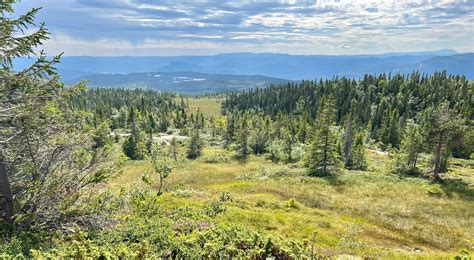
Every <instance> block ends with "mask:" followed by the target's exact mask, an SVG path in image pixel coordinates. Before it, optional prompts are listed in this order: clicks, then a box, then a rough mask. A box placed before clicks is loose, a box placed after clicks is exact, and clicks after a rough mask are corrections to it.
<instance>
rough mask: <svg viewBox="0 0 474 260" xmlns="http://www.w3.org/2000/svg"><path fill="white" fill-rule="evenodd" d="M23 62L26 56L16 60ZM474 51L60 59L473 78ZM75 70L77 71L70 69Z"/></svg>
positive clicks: (210, 69)
mask: <svg viewBox="0 0 474 260" xmlns="http://www.w3.org/2000/svg"><path fill="white" fill-rule="evenodd" d="M17 64H18V65H19V67H22V66H24V65H25V61H24V60H19V61H17ZM473 64H474V54H473V53H462V54H457V53H456V52H454V51H452V50H440V51H435V52H413V53H386V54H379V55H339V56H338V55H288V54H275V53H230V54H219V55H214V56H169V57H161V56H160V57H158V56H156V57H129V56H124V57H87V56H81V57H63V58H62V62H61V63H60V64H59V65H58V69H59V71H60V72H61V73H62V72H65V73H62V74H63V79H64V80H66V81H68V80H71V79H75V78H79V77H81V76H84V75H85V74H84V73H83V72H89V74H97V73H121V74H128V73H136V72H149V71H165V72H179V71H194V72H200V73H205V74H231V75H264V76H268V77H274V78H284V79H291V80H301V79H319V78H332V77H334V76H347V77H355V78H359V77H361V76H363V75H364V74H377V73H383V72H385V73H389V72H391V73H397V72H401V73H410V72H412V71H414V70H419V71H421V72H425V73H432V72H433V71H441V70H447V72H448V73H449V74H464V75H466V77H468V78H469V79H474V66H473ZM73 71H77V72H78V73H77V74H74V73H71V72H73Z"/></svg>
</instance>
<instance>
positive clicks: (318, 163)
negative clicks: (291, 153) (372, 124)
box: [304, 97, 341, 175]
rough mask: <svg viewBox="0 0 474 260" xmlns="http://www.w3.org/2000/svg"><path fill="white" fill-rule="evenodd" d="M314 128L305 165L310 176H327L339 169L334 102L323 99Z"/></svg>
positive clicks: (328, 98) (306, 153)
mask: <svg viewBox="0 0 474 260" xmlns="http://www.w3.org/2000/svg"><path fill="white" fill-rule="evenodd" d="M317 115H318V119H317V122H316V126H315V127H314V128H313V129H312V131H311V133H310V141H309V144H308V146H307V148H306V152H305V160H304V161H305V165H306V166H307V167H308V168H309V171H310V174H311V175H327V174H329V173H332V172H335V171H337V170H339V169H340V165H341V159H340V151H338V143H340V142H339V135H338V132H337V130H336V129H335V128H334V126H335V121H334V117H335V109H334V100H333V99H332V98H330V97H323V98H322V99H321V101H320V105H319V108H318V113H317Z"/></svg>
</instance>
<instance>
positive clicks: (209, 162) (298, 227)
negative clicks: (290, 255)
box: [109, 148, 474, 257]
mask: <svg viewBox="0 0 474 260" xmlns="http://www.w3.org/2000/svg"><path fill="white" fill-rule="evenodd" d="M232 158H233V154H232V153H231V152H227V151H224V150H222V149H220V148H206V149H205V151H204V155H203V157H201V158H200V159H198V160H195V161H187V160H183V161H184V162H182V163H181V164H179V165H176V166H175V169H174V170H173V173H172V176H170V178H169V179H167V180H166V185H165V188H166V190H167V192H166V193H165V195H164V196H162V198H161V200H160V201H161V203H162V204H163V206H165V207H167V208H180V207H183V206H187V207H191V208H202V207H203V206H204V205H205V204H206V203H207V202H209V201H210V200H213V199H216V198H217V197H219V196H220V194H222V193H223V192H226V193H228V195H229V196H230V198H231V200H230V201H229V202H228V203H226V210H225V211H224V212H223V213H220V214H218V215H217V216H216V218H217V219H218V220H219V221H221V222H223V223H226V222H227V223H238V224H241V225H244V226H248V227H253V228H255V229H258V230H261V231H265V232H271V233H275V234H278V235H279V236H281V237H291V238H296V239H298V240H301V241H304V240H306V241H308V242H309V243H312V242H311V241H313V242H314V245H315V248H316V249H317V250H319V251H320V252H322V253H324V254H328V255H342V254H351V255H354V254H355V255H365V256H376V257H393V256H397V257H405V256H408V257H435V256H436V257H443V256H445V257H448V256H454V255H459V254H460V253H459V252H460V251H461V250H465V249H467V250H469V251H471V252H472V251H473V249H474V248H473V247H474V240H473V238H472V234H474V222H473V219H474V196H473V194H474V193H473V191H474V188H473V186H472V185H473V182H472V180H473V176H474V170H473V168H472V161H469V160H454V161H453V162H452V163H453V165H454V167H452V169H451V171H450V172H449V174H448V175H446V176H444V177H445V179H446V182H445V183H444V184H443V185H438V184H432V183H430V181H429V180H424V179H420V178H404V177H399V176H396V175H393V174H391V173H388V172H387V171H384V170H383V169H386V168H387V167H386V166H387V163H388V162H389V158H388V156H387V155H386V154H380V153H377V152H374V151H369V161H370V169H371V170H370V171H368V172H358V171H345V172H342V173H340V174H338V175H336V176H332V177H327V178H312V177H308V176H306V174H305V169H303V168H301V167H299V166H298V165H285V164H276V163H272V162H270V161H268V160H266V159H265V158H263V157H250V158H249V159H248V160H247V162H245V163H243V162H238V161H236V160H233V159H232ZM149 169H150V165H149V163H148V162H144V161H134V162H132V161H130V162H127V163H126V164H125V165H124V167H123V168H122V169H121V171H120V172H119V173H118V174H117V176H116V177H115V178H113V179H112V180H111V181H110V183H109V186H110V187H111V188H112V189H113V190H118V189H120V188H130V187H132V186H131V185H132V184H133V183H140V176H141V174H142V173H143V171H145V170H149Z"/></svg>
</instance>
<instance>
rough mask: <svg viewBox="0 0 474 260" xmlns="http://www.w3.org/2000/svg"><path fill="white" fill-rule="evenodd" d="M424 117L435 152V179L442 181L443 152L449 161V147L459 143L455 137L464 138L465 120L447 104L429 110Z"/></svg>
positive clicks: (425, 126) (429, 139) (430, 142)
mask: <svg viewBox="0 0 474 260" xmlns="http://www.w3.org/2000/svg"><path fill="white" fill-rule="evenodd" d="M423 116H424V117H423V124H424V129H425V131H426V133H427V137H428V142H429V144H430V145H431V147H432V149H431V150H432V152H433V179H434V180H435V181H440V180H441V178H440V176H439V173H440V168H441V167H440V166H441V164H442V159H443V151H444V152H445V153H447V154H445V155H444V157H445V158H446V160H447V158H448V157H449V153H448V152H449V150H448V149H449V146H450V145H451V144H452V143H455V142H456V141H457V140H456V139H455V137H456V138H460V137H461V136H462V133H463V130H464V120H463V119H462V117H461V115H460V114H455V113H453V112H452V110H451V109H450V108H449V105H448V103H446V102H445V103H442V104H440V105H439V106H438V107H434V108H428V109H427V110H426V111H425V113H424V115H423Z"/></svg>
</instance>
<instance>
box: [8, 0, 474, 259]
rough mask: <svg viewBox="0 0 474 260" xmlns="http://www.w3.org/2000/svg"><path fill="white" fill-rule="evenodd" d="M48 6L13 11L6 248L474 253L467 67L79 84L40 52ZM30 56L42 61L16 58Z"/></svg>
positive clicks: (181, 253)
mask: <svg viewBox="0 0 474 260" xmlns="http://www.w3.org/2000/svg"><path fill="white" fill-rule="evenodd" d="M13 2H14V1H8V2H5V3H0V13H2V14H11V13H12V12H13V9H12V3H13ZM38 11H39V9H33V10H31V11H30V12H28V13H26V14H25V15H23V16H21V17H19V18H17V19H13V18H4V17H2V19H1V20H0V35H1V36H2V37H1V38H0V51H1V52H0V53H1V60H0V61H1V63H2V66H1V68H0V148H1V150H0V205H1V207H0V217H1V220H0V258H7V259H10V258H39V259H43V258H74V259H91V258H100V259H104V258H113V259H115V258H127V259H128V258H134V259H135V258H140V259H148V258H173V259H174V258H251V259H266V258H275V259H316V258H348V257H350V258H356V257H361V258H362V257H364V258H429V259H431V258H453V257H463V258H469V257H470V255H471V254H472V252H473V250H474V241H473V238H472V234H473V233H474V225H473V221H472V219H473V216H474V188H473V185H474V150H473V149H474V128H473V119H474V118H473V117H474V102H473V101H474V96H473V92H474V89H473V88H474V84H473V82H472V81H468V80H467V79H466V77H465V76H464V75H450V74H447V73H446V72H437V73H434V74H432V75H425V74H420V73H419V72H413V73H412V74H393V75H390V74H389V75H387V74H380V75H366V76H364V77H363V78H361V79H352V78H334V79H332V80H321V81H306V80H305V81H302V82H301V83H289V84H283V85H279V86H269V87H267V88H264V89H260V88H257V89H255V90H249V91H246V92H233V93H227V94H222V93H221V94H209V95H207V96H205V97H199V98H197V97H190V96H186V95H178V94H175V93H164V92H158V91H153V90H146V89H113V88H88V87H87V86H86V83H85V82H80V83H78V84H76V85H74V86H67V87H66V86H65V85H64V83H62V82H61V81H60V75H59V74H58V73H57V71H56V69H55V67H56V66H57V65H58V64H59V63H60V61H61V57H60V56H57V57H54V58H52V59H49V58H48V57H47V56H46V54H44V53H40V54H39V56H38V57H36V56H35V52H34V50H35V48H37V47H40V46H41V44H42V43H43V42H44V41H45V40H47V39H48V37H49V33H48V31H47V30H46V28H45V27H44V25H42V24H41V25H40V26H39V28H36V30H33V29H32V28H35V27H34V21H35V16H36V15H37V13H38ZM27 33H28V34H27ZM28 56H31V57H32V58H31V59H32V61H33V65H32V66H30V67H28V68H26V69H24V70H19V69H17V68H15V66H14V62H13V61H14V60H15V59H16V58H18V57H24V58H26V57H28Z"/></svg>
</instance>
